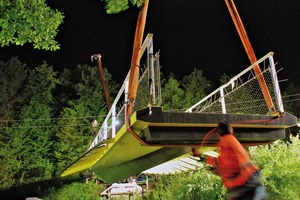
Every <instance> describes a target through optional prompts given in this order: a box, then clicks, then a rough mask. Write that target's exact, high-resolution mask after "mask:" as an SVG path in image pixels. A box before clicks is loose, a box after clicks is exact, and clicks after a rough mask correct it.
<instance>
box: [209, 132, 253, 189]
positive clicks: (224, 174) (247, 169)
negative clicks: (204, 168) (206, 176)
mask: <svg viewBox="0 0 300 200" xmlns="http://www.w3.org/2000/svg"><path fill="white" fill-rule="evenodd" d="M218 147H219V148H220V152H219V153H220V155H219V156H218V158H217V159H216V163H214V162H213V161H212V159H213V158H208V160H207V163H208V164H211V165H213V166H214V167H215V168H216V170H217V173H218V175H219V176H221V178H222V181H223V183H224V185H225V187H226V188H228V189H229V188H232V187H235V186H241V185H243V184H244V183H245V182H246V181H247V180H248V179H249V177H250V176H251V175H252V174H253V173H254V172H255V171H256V170H257V167H256V166H254V165H253V164H251V160H250V156H249V154H248V152H247V151H246V150H245V148H244V147H243V146H242V145H241V144H240V143H239V141H238V140H237V139H236V138H235V137H234V136H233V135H232V134H226V135H224V136H223V137H220V142H219V143H218Z"/></svg>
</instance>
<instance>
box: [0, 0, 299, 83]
mask: <svg viewBox="0 0 300 200" xmlns="http://www.w3.org/2000/svg"><path fill="white" fill-rule="evenodd" d="M47 3H48V5H49V6H51V7H52V8H54V9H58V10H59V11H61V12H63V13H64V15H65V18H64V22H63V24H62V25H61V26H60V27H59V33H58V36H57V38H56V39H57V40H58V42H59V43H60V44H61V49H60V50H57V51H55V52H51V51H44V50H34V49H33V47H32V46H31V45H30V44H27V45H25V46H23V47H20V46H14V45H11V46H9V47H1V48H0V60H4V61H7V60H8V59H9V58H10V57H12V56H18V57H19V59H20V60H21V61H22V62H23V63H27V65H28V66H29V67H35V66H36V65H38V64H41V63H42V62H43V60H45V61H47V62H48V63H50V64H51V65H53V66H54V68H55V69H56V70H62V69H63V68H74V67H76V65H78V64H88V65H92V63H91V61H90V57H91V55H93V54H95V53H100V54H102V63H103V66H104V67H107V68H108V70H109V72H110V73H111V74H112V75H113V78H114V79H115V80H117V81H118V82H120V83H122V82H123V80H124V78H125V76H126V74H127V73H128V71H129V69H130V61H131V55H132V46H133V39H134V32H135V26H136V20H137V15H138V9H137V8H136V7H131V8H130V9H128V10H126V11H124V12H122V13H120V14H115V15H108V14H106V12H105V3H104V2H102V1H100V0H47ZM235 4H236V7H237V9H238V11H239V13H240V16H241V18H242V20H243V23H244V25H245V28H246V30H247V33H248V36H249V38H250V41H251V43H252V46H253V49H254V51H255V53H256V57H257V59H259V58H261V57H262V56H264V55H265V54H267V53H268V52H270V51H272V52H274V53H275V54H274V58H275V62H278V64H277V66H276V68H277V70H279V69H281V68H283V70H281V71H280V72H279V74H278V76H279V79H280V80H284V79H288V80H287V81H284V82H281V86H282V87H285V86H287V85H288V84H290V83H294V84H297V85H299V84H300V70H299V66H298V63H299V62H300V55H299V52H300V38H299V37H300V1H298V0H273V1H272V0H235ZM147 33H153V34H154V49H155V52H156V51H159V50H160V55H161V56H160V63H161V65H162V71H163V73H165V74H169V73H170V72H172V73H174V74H175V75H177V76H178V78H181V77H182V76H184V75H187V74H190V73H191V72H192V71H193V69H194V68H199V69H202V70H203V73H204V76H205V77H206V78H207V79H208V80H210V81H212V82H213V83H215V87H217V86H219V85H218V84H219V83H218V81H219V79H220V77H221V75H222V74H223V73H226V74H229V75H230V74H231V75H236V74H237V73H239V72H240V71H242V70H243V69H245V68H246V67H248V66H249V65H250V62H249V60H248V57H247V54H246V52H245V50H244V48H243V46H242V43H241V41H240V39H239V36H238V34H237V31H236V29H235V27H234V24H233V22H232V19H231V17H230V15H229V12H228V10H227V7H226V4H225V1H224V0H207V1H201V0H150V2H149V9H148V15H147V21H146V30H145V36H146V34H147Z"/></svg>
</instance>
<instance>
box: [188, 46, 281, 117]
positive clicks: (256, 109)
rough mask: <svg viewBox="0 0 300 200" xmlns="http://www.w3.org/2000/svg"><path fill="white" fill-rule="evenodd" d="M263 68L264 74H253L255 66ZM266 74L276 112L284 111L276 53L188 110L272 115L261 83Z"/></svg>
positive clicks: (258, 62)
mask: <svg viewBox="0 0 300 200" xmlns="http://www.w3.org/2000/svg"><path fill="white" fill-rule="evenodd" d="M257 66H258V67H260V68H261V74H258V75H255V74H254V73H253V68H254V67H257ZM261 77H263V78H264V80H265V82H266V85H267V88H268V91H269V93H270V96H271V99H272V102H273V103H274V106H275V110H276V112H284V108H283V104H282V98H281V93H280V88H279V84H278V78H277V72H276V69H275V64H274V59H273V52H270V53H268V54H267V55H265V56H264V57H262V58H261V59H259V60H258V61H257V62H255V63H253V64H252V65H251V66H249V67H248V68H246V69H245V70H243V71H242V72H241V73H239V74H238V75H236V76H234V77H233V78H231V79H230V80H229V81H228V82H227V83H226V84H224V85H222V86H221V87H219V88H218V89H216V90H215V91H213V92H212V93H210V94H209V95H207V96H206V97H205V98H203V99H202V100H200V101H199V102H197V103H196V104H195V105H193V106H192V107H190V108H189V109H188V110H186V112H209V113H236V114H262V115H266V114H271V113H270V110H269V107H268V106H267V104H266V102H265V100H264V95H263V93H262V90H261V88H260V85H259V80H258V79H259V78H261Z"/></svg>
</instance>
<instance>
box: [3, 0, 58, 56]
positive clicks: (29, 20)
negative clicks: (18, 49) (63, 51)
mask: <svg viewBox="0 0 300 200" xmlns="http://www.w3.org/2000/svg"><path fill="white" fill-rule="evenodd" d="M63 18H64V15H63V14H62V13H61V12H59V11H57V10H52V9H51V8H50V7H49V6H47V4H46V1H45V0H35V1H31V0H15V1H10V0H2V1H0V30H1V34H0V44H1V46H2V47H3V46H8V45H10V44H15V45H21V46H23V45H24V44H25V43H32V44H33V47H34V48H36V49H45V50H51V51H54V50H57V49H59V48H60V47H59V44H58V43H57V41H56V40H55V37H56V35H57V32H58V27H59V25H60V24H61V23H62V22H63Z"/></svg>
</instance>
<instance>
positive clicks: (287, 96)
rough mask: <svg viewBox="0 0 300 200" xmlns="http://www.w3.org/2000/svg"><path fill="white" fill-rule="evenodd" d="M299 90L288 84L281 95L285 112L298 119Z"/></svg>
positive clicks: (299, 114) (299, 105)
mask: <svg viewBox="0 0 300 200" xmlns="http://www.w3.org/2000/svg"><path fill="white" fill-rule="evenodd" d="M299 91H300V88H299V87H297V86H296V85H294V84H290V85H289V86H288V87H287V88H286V90H285V91H284V93H283V94H284V95H283V103H284V108H285V110H286V111H287V112H290V113H291V114H294V115H295V116H297V117H298V118H300V99H299V97H300V93H299Z"/></svg>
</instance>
